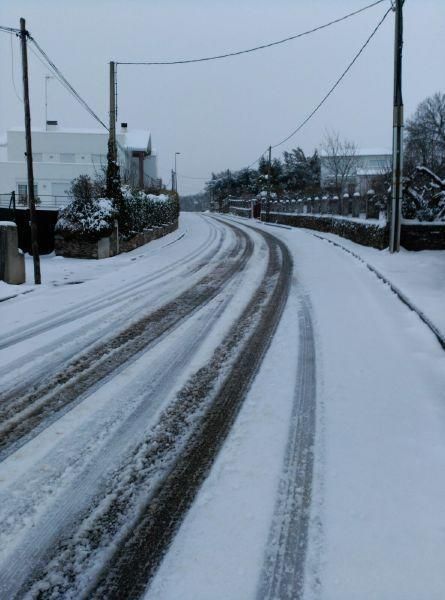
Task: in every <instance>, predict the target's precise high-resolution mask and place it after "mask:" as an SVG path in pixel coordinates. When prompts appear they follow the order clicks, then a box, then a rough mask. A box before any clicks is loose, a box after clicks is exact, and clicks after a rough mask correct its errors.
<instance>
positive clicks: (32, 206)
mask: <svg viewBox="0 0 445 600" xmlns="http://www.w3.org/2000/svg"><path fill="white" fill-rule="evenodd" d="M27 36H28V32H27V31H26V24H25V19H23V18H22V19H20V40H21V45H22V72H23V106H24V109H25V138H26V164H27V171H28V204H29V225H30V228H31V251H32V258H33V264H34V283H35V284H37V285H38V284H40V283H42V278H41V274H40V256H39V244H38V238H37V222H36V199H35V197H34V173H33V168H32V144H31V111H30V108H29V85H28V50H27V41H28V39H27Z"/></svg>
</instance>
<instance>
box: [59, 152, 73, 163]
mask: <svg viewBox="0 0 445 600" xmlns="http://www.w3.org/2000/svg"><path fill="white" fill-rule="evenodd" d="M60 162H65V163H75V162H76V155H75V154H72V153H70V152H62V153H61V154H60Z"/></svg>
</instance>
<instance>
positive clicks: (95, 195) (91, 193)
mask: <svg viewBox="0 0 445 600" xmlns="http://www.w3.org/2000/svg"><path fill="white" fill-rule="evenodd" d="M103 194H104V188H103V186H102V185H101V182H100V181H92V180H91V179H90V178H89V177H88V176H87V175H81V176H80V177H78V178H77V179H75V180H74V181H73V182H72V185H71V195H72V196H73V200H72V201H71V202H70V204H68V206H67V207H66V208H64V209H63V210H62V211H61V212H60V214H59V219H58V221H57V224H56V233H59V234H61V235H63V237H65V238H77V239H84V240H98V239H99V238H101V237H105V236H108V235H110V233H111V232H112V230H113V227H114V221H115V220H117V221H118V223H119V233H120V235H122V236H123V237H125V238H130V237H131V236H132V235H134V234H136V233H140V232H142V231H144V230H145V229H150V228H152V227H156V226H160V225H163V224H166V223H172V222H173V221H175V220H176V219H177V218H178V215H179V203H178V199H177V196H176V194H171V193H163V194H159V195H156V194H147V193H145V192H142V191H137V190H132V189H131V188H130V187H129V186H128V185H123V186H122V187H121V194H120V198H118V199H117V200H116V199H115V200H114V201H113V200H111V199H108V198H103V197H101V196H102V195H103Z"/></svg>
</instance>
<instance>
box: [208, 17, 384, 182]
mask: <svg viewBox="0 0 445 600" xmlns="http://www.w3.org/2000/svg"><path fill="white" fill-rule="evenodd" d="M391 11H392V7H390V8H389V9H388V10H387V11H386V12H385V13H384V15H383V17H382V18H381V19H380V21H379V22H378V23H377V25H376V26H375V28H374V29H373V31H372V32H371V35H369V37H368V38H367V39H366V41H365V42H364V43H363V44H362V46H361V47H360V49H359V51H358V52H357V53H356V54H355V56H354V58H353V59H352V60H351V62H350V63H349V64H348V66H347V67H346V69H345V70H344V71H343V73H342V74H341V75H340V77H339V78H338V79H337V80H336V82H335V83H334V85H333V86H332V87H331V88H330V90H329V91H328V92H327V94H325V96H324V97H323V98H322V100H321V101H320V102H319V103H318V104H317V106H316V107H315V108H314V110H312V112H311V113H309V115H308V116H307V117H306V118H305V119H304V120H303V121H302V122H301V123H300V124H299V125H298V127H296V128H295V129H294V130H293V131H292V132H291V133H290V134H289V135H287V136H286V137H285V138H284V139H282V140H281V141H280V142H278V143H277V144H274V145H273V146H272V149H274V148H278V146H281V145H282V144H284V143H285V142H287V141H288V140H290V139H291V138H292V137H293V136H294V135H296V134H297V133H298V132H299V131H300V130H301V129H302V128H303V127H304V125H306V123H307V122H308V121H309V120H310V119H311V118H312V117H313V116H314V115H315V113H316V112H317V111H318V110H319V109H320V108H321V107H322V106H323V104H324V103H325V102H326V100H327V99H328V98H329V96H330V95H331V94H332V93H333V92H334V90H335V89H336V88H337V87H338V85H339V84H340V83H341V81H342V80H343V79H344V77H345V76H346V74H347V73H348V72H349V71H350V69H351V68H352V66H353V65H354V63H355V62H356V61H357V59H358V58H359V57H360V55H361V54H362V53H363V51H364V50H365V48H366V47H367V46H368V44H369V42H370V41H371V40H372V38H373V37H374V35H375V34H376V33H377V31H378V29H379V28H380V27H381V25H382V24H383V22H384V20H385V19H386V17H387V16H388V14H389V13H390V12H391ZM267 151H268V148H266V149H265V150H264V151H263V153H262V154H261V155H260V156H259V157H258V158H257V159H255V160H254V161H253V162H251V163H250V164H249V165H248V166H247V167H244V169H246V170H248V169H250V168H251V167H253V165H254V164H256V163H257V162H259V161H260V160H261V158H262V157H263V156H264V154H265V153H266V152H267ZM208 181H211V179H209V180H208Z"/></svg>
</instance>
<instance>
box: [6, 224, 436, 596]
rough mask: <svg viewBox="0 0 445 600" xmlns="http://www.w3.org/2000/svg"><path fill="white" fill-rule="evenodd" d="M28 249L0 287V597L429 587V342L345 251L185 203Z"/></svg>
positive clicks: (432, 405)
mask: <svg viewBox="0 0 445 600" xmlns="http://www.w3.org/2000/svg"><path fill="white" fill-rule="evenodd" d="M252 226H253V228H252ZM274 240H275V241H274ZM279 240H281V241H279ZM283 243H284V245H282V244H283ZM286 248H287V249H286ZM366 252H367V251H366ZM422 254H423V253H422ZM371 255H372V256H371ZM409 256H411V253H410V254H409V255H408V253H405V254H404V255H402V257H401V261H400V263H398V264H399V265H403V262H406V263H408V262H409ZM419 256H420V255H419ZM434 256H436V255H434ZM290 257H292V259H293V273H292V276H291V277H289V276H288V274H287V272H288V271H286V269H287V270H289V269H290V268H292V265H291V263H290V262H289V260H290ZM369 257H370V258H369V260H371V258H372V260H374V259H375V260H376V261H377V260H378V259H379V257H382V259H381V260H382V263H381V265H379V266H380V268H381V269H382V270H383V269H385V268H386V269H387V270H386V271H385V273H386V274H387V275H388V277H389V276H392V275H394V276H396V277H398V280H397V282H396V283H397V284H398V285H399V286H400V287H402V285H406V286H408V287H409V286H410V285H411V287H409V290H407V292H406V293H408V291H409V292H410V293H411V292H413V294H414V295H415V300H416V302H417V303H422V302H423V299H425V298H427V297H429V298H430V302H429V303H428V306H426V303H424V304H423V305H422V306H425V310H428V311H429V313H428V314H429V316H430V317H431V319H433V318H435V317H436V316H437V314H436V310H437V309H436V307H437V306H438V303H437V298H438V296H437V295H436V294H435V293H430V292H431V286H430V291H427V292H425V285H424V284H425V280H424V281H423V282H422V283H421V279H422V278H421V276H420V274H421V270H420V266H421V263H422V260H421V257H420V258H419V257H418V256H417V255H414V258H413V264H415V265H417V266H416V268H415V269H414V271H415V273H417V274H419V276H417V275H413V274H411V276H410V277H405V276H404V275H403V273H402V269H400V267H398V266H397V265H396V263H395V262H394V261H393V262H392V263H391V265H389V259H385V258H384V257H383V253H381V254H379V253H373V252H372V251H369ZM425 260H427V261H428V264H432V262H434V259H432V258H431V257H427V258H425ZM45 261H46V265H45ZM43 262H44V271H43V272H44V274H45V268H46V281H47V282H49V283H47V284H45V285H44V286H42V287H41V288H34V287H33V286H29V288H28V289H31V290H32V291H31V292H29V293H27V294H25V295H21V296H20V297H17V298H14V299H11V300H7V301H5V302H1V303H0V322H1V331H2V336H1V339H0V382H1V387H0V434H1V435H0V438H1V439H0V523H1V528H0V597H1V598H3V597H5V598H8V599H9V598H21V597H25V596H26V593H28V596H27V597H31V598H37V597H39V598H62V597H63V598H79V597H91V598H92V597H96V598H99V597H100V598H103V597H107V598H122V597H138V596H140V595H141V594H142V595H144V588H145V597H146V599H147V600H173V599H175V600H177V598H181V600H183V599H184V600H186V599H190V600H192V599H193V600H204V599H205V600H213V599H215V600H219V599H224V600H227V599H229V600H230V599H233V600H239V599H241V598H242V599H243V600H244V599H249V598H252V600H253V599H258V600H260V599H261V600H265V599H266V598H267V599H269V600H271V599H272V598H274V599H275V598H280V599H281V598H283V599H287V598H295V599H303V598H304V599H305V600H313V599H314V600H315V599H323V600H325V599H327V600H331V599H332V600H334V599H335V600H337V599H341V600H345V599H346V600H349V599H351V600H355V599H356V598H360V599H362V598H364V599H369V600H371V599H372V600H374V599H375V598H378V599H379V600H380V599H383V600H386V599H388V600H389V599H391V600H394V599H396V600H398V599H399V598H400V600H402V599H403V600H418V599H419V598H428V600H436V599H437V600H439V598H440V599H442V598H443V597H445V580H444V578H443V576H442V571H443V564H444V559H445V547H444V544H443V534H444V530H445V522H444V517H443V509H442V504H443V497H444V492H445V483H444V482H443V470H444V464H445V393H444V390H445V354H444V352H443V350H442V348H441V347H440V345H439V344H438V342H437V340H436V338H435V337H434V336H433V335H432V333H431V332H430V331H429V330H428V328H427V327H426V326H425V324H424V323H422V322H421V321H420V319H419V318H418V317H417V316H416V314H415V313H413V312H412V311H410V310H409V309H408V308H407V307H406V306H405V305H404V304H402V303H401V302H400V300H399V299H398V298H397V296H396V295H395V294H394V293H392V292H391V291H390V289H389V288H388V286H385V285H384V284H383V283H382V282H381V281H380V280H378V279H377V278H376V277H375V275H374V274H373V273H371V272H370V271H369V270H368V269H367V268H366V266H365V265H364V264H362V263H360V262H359V261H357V260H356V259H355V258H354V257H352V256H351V255H348V254H346V253H345V252H343V251H342V250H341V249H339V248H336V247H334V246H332V245H331V244H328V243H326V241H323V240H320V239H318V238H316V237H314V236H313V235H312V234H311V233H310V232H306V231H302V230H295V229H292V230H289V229H285V228H278V227H274V228H272V227H267V226H265V225H261V224H258V223H255V222H252V221H248V220H245V219H233V218H231V217H218V218H212V217H208V216H200V215H193V214H185V215H182V216H181V225H180V229H179V230H178V231H177V232H175V233H174V234H171V235H170V236H167V237H166V238H163V239H162V240H157V241H156V242H154V243H151V244H148V245H147V246H145V247H143V248H139V249H137V250H135V251H133V252H131V253H128V254H126V255H121V256H119V257H114V258H112V259H107V260H106V261H97V262H96V261H91V262H90V261H70V260H68V261H67V260H65V259H58V258H55V257H47V258H46V259H44V261H43ZM409 264H411V263H409ZM434 268H435V269H436V270H437V269H439V270H440V265H436V266H435V267H434ZM399 271H400V272H399ZM414 271H413V272H414ZM49 274H51V276H50V277H48V275H49ZM65 278H66V279H65ZM280 278H281V279H280ZM77 281H82V282H83V283H76V284H72V285H59V284H60V283H63V282H71V283H73V282H77ZM280 281H281V284H280ZM51 282H52V283H51ZM280 285H281V288H280ZM441 285H442V284H441V283H440V282H437V285H436V287H435V292H437V294H440V293H441V292H440V291H441V289H442V288H441ZM9 287H11V286H8V289H7V290H4V289H2V290H0V292H1V293H4V294H6V292H7V293H8V294H9V292H10V290H9ZM280 290H281V291H280ZM287 294H288V296H287V302H286V304H285V307H284V312H283V313H282V314H281V308H282V304H283V302H284V301H285V300H286V295H287ZM280 317H281V318H280ZM440 318H441V316H440V315H439V319H440ZM277 319H279V322H278V326H277V328H276V331H275V333H274V329H275V324H274V323H275V321H276V320H277ZM269 344H270V345H269ZM266 349H267V352H266V354H265V355H263V352H264V351H265V350H266ZM258 367H259V370H258V372H257V373H256V376H255V371H256V369H257V368H258ZM248 372H249V375H248V376H247V373H248ZM252 377H254V379H253V380H252ZM30 390H31V391H30ZM224 390H226V391H224ZM246 390H248V391H247V392H246ZM224 394H225V395H224ZM238 396H239V398H238ZM244 396H245V399H244V402H243V398H244ZM235 397H236V398H237V400H236V402H235V403H234V404H233V403H232V404H233V406H232V407H230V406H231V405H230V402H231V401H232V400H235ZM218 402H219V404H218ZM213 407H215V408H214V409H213ZM212 410H214V414H213V416H212ZM238 410H239V412H238ZM215 411H216V412H215ZM230 411H231V412H230ZM229 413H230V414H231V415H233V416H229ZM236 415H237V416H236ZM212 419H213V420H212ZM233 419H235V420H234V422H233V425H232V421H233ZM231 425H232V426H231ZM217 427H220V428H221V431H220V432H219V430H218V429H217ZM223 429H224V433H223ZM229 429H230V431H229ZM212 431H213V432H214V433H212ZM204 432H207V433H206V434H205V435H206V436H209V435H210V436H211V435H213V436H214V437H208V438H207V437H205V436H204ZM209 432H210V434H209ZM227 432H228V434H227ZM226 435H227V437H225V436H226ZM224 440H225V441H224ZM221 444H222V448H221V449H220V450H219V451H218V449H219V448H220V446H221ZM207 454H208V458H206V459H205V460H204V458H203V457H204V455H207ZM215 455H216V458H215ZM201 459H202V460H201ZM187 461H195V462H189V463H188V462H187ZM200 461H201V462H200ZM212 462H213V466H212V467H211V468H210V465H211V464H212ZM195 464H196V467H195ZM170 475H171V477H170ZM206 475H207V476H206ZM172 478H173V479H172ZM175 481H178V482H180V483H179V485H180V486H183V487H181V488H180V489H177V490H176V491H175ZM193 486H194V487H193ZM164 502H165V503H166V504H165V506H170V505H171V507H170V508H169V509H168V510H167V509H166V510H167V513H166V514H163V512H162V510H163V503H164ZM169 503H170V504H169ZM147 511H148V512H147ZM164 513H165V511H164ZM162 519H165V520H164V521H163V520H162ZM147 523H148V525H147ZM176 529H177V531H176ZM146 531H149V532H150V533H149V534H148V538H147V534H145V533H144V532H146ZM175 531H176V534H175ZM151 536H153V537H151ZM147 544H148V545H147ZM169 544H170V546H169V549H168V551H167V552H166V554H165V558H164V560H163V561H162V562H161V558H162V554H163V553H164V551H165V550H166V548H167V547H168V545H169ZM135 548H136V550H135ZM138 549H139V550H138ZM141 549H142V550H141ZM144 553H146V555H147V558H146V557H145V555H144ZM147 561H149V562H147ZM159 563H161V564H160V566H159ZM158 567H159V568H158ZM157 569H158V570H157ZM156 570H157V571H156ZM153 574H154V577H153V579H152V580H151V581H150V583H149V585H148V587H146V582H147V579H148V578H150V577H152V576H153ZM144 582H145V583H144ZM129 590H132V591H131V593H130V592H129Z"/></svg>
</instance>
